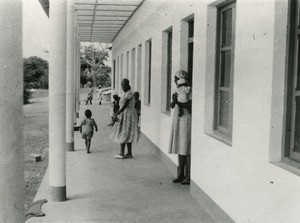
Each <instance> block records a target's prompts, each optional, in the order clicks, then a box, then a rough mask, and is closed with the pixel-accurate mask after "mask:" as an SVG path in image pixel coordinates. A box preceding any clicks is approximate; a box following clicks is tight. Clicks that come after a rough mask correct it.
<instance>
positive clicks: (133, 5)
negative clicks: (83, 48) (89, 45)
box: [75, 0, 144, 43]
mask: <svg viewBox="0 0 300 223" xmlns="http://www.w3.org/2000/svg"><path fill="white" fill-rule="evenodd" d="M143 1H144V0H75V9H76V14H77V25H78V37H79V40H80V41H85V42H107V43H110V42H112V41H113V39H114V38H115V37H116V36H117V34H118V33H119V32H120V30H121V29H122V28H123V27H124V25H125V24H126V23H127V21H128V20H129V19H130V18H131V16H132V15H133V13H134V12H135V11H136V10H137V9H138V8H139V7H140V6H141V4H142V3H143Z"/></svg>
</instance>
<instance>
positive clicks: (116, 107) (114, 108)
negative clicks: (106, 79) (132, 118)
mask: <svg viewBox="0 0 300 223" xmlns="http://www.w3.org/2000/svg"><path fill="white" fill-rule="evenodd" d="M113 99H114V101H113V103H112V108H111V111H110V116H111V121H112V122H111V123H109V124H108V125H107V126H113V125H114V124H115V122H116V121H117V120H116V119H114V118H113V116H114V114H116V113H117V112H118V111H119V109H120V105H119V101H120V97H119V96H118V95H117V94H114V95H113Z"/></svg>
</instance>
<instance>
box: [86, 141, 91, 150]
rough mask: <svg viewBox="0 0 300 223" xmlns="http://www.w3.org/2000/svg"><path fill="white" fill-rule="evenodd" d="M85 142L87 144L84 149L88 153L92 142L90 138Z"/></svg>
mask: <svg viewBox="0 0 300 223" xmlns="http://www.w3.org/2000/svg"><path fill="white" fill-rule="evenodd" d="M86 141H87V144H86V149H87V151H90V147H91V141H92V139H91V138H90V139H87V140H86Z"/></svg>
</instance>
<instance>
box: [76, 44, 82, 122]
mask: <svg viewBox="0 0 300 223" xmlns="http://www.w3.org/2000/svg"><path fill="white" fill-rule="evenodd" d="M77 52H78V57H77V61H78V64H77V73H78V76H77V78H78V79H77V85H78V91H77V98H78V106H77V118H79V110H80V86H81V84H80V74H81V63H80V41H79V40H78V41H77Z"/></svg>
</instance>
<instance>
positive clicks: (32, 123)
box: [23, 90, 48, 211]
mask: <svg viewBox="0 0 300 223" xmlns="http://www.w3.org/2000/svg"><path fill="white" fill-rule="evenodd" d="M23 113H24V154H25V172H24V174H25V185H26V187H25V209H26V211H27V210H28V208H29V207H30V206H31V204H32V202H33V199H34V197H35V195H36V193H37V191H38V189H39V186H40V184H41V181H42V180H43V176H44V174H45V171H46V169H47V167H48V91H47V90H37V91H35V92H32V98H31V99H30V103H29V104H27V105H24V106H23ZM30 154H40V155H41V156H42V160H41V161H39V162H35V161H34V160H33V159H32V157H31V156H30Z"/></svg>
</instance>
